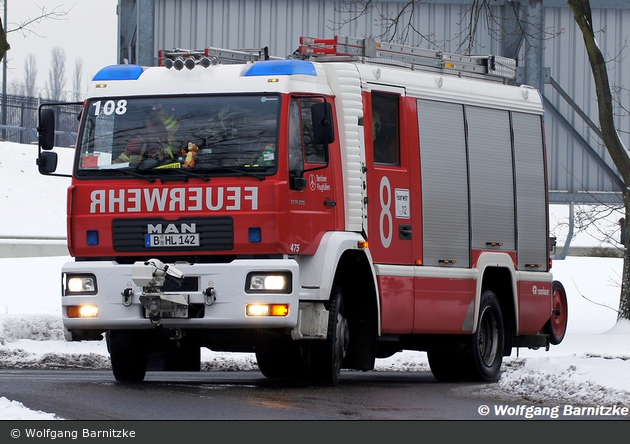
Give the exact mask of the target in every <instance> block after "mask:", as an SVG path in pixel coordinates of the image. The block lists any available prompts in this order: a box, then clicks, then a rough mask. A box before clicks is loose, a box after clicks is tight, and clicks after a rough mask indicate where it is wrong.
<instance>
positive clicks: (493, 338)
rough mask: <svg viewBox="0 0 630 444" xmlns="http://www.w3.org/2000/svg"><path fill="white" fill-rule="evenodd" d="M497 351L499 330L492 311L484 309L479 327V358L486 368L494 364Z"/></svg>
mask: <svg viewBox="0 0 630 444" xmlns="http://www.w3.org/2000/svg"><path fill="white" fill-rule="evenodd" d="M498 350H499V328H498V322H497V318H496V315H495V313H494V311H493V310H491V309H489V308H488V309H486V310H485V311H484V312H483V315H482V318H481V324H480V325H479V356H480V357H481V360H482V361H483V363H484V365H486V366H487V367H490V366H492V364H494V362H495V360H496V358H497V353H498Z"/></svg>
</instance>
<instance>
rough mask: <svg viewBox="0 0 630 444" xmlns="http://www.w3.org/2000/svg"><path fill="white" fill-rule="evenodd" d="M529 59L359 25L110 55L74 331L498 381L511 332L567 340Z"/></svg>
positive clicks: (130, 371) (44, 169)
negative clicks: (525, 79)
mask: <svg viewBox="0 0 630 444" xmlns="http://www.w3.org/2000/svg"><path fill="white" fill-rule="evenodd" d="M515 73H516V62H515V61H514V60H512V59H507V58H503V57H499V56H494V55H480V56H464V55H456V54H448V53H443V52H440V51H431V50H427V49H421V48H416V47H411V46H404V45H395V44H390V43H385V42H378V41H376V40H374V39H371V38H366V39H356V38H350V37H344V36H335V37H334V38H330V39H316V38H308V37H302V38H301V39H300V46H299V50H297V51H296V52H295V53H294V54H293V55H291V56H289V57H286V58H277V57H270V56H269V54H268V51H267V50H266V48H264V49H262V50H256V51H255V50H227V49H220V48H205V49H203V50H181V49H175V50H170V51H160V52H159V63H158V66H151V67H146V66H137V65H129V64H126V65H113V66H107V67H105V68H103V69H102V70H101V71H100V72H98V73H97V74H96V75H95V76H94V78H93V80H92V81H91V86H90V90H89V97H88V98H87V99H86V100H85V101H84V102H82V111H81V114H80V117H79V121H80V123H79V132H78V136H77V144H76V158H75V162H74V166H73V172H72V182H71V186H70V187H69V189H68V194H67V235H68V248H69V251H70V254H71V256H72V257H73V261H71V262H68V263H66V264H65V265H64V266H63V267H62V270H61V275H62V295H61V303H62V315H63V325H64V331H65V335H66V338H67V340H69V341H89V340H103V336H104V337H105V339H106V341H107V346H108V350H109V353H110V356H111V365H112V370H113V374H114V376H115V378H116V380H117V381H122V382H140V381H143V380H144V378H145V377H146V372H147V371H151V370H167V371H195V370H200V361H201V349H202V348H207V349H210V350H214V351H226V352H248V353H255V356H256V360H257V363H258V366H259V368H260V371H261V372H262V374H263V375H264V376H265V377H267V378H278V379H297V380H304V381H308V383H311V384H319V385H330V386H335V385H337V384H338V383H339V379H340V376H341V375H343V373H342V372H341V370H342V369H354V370H359V371H369V370H373V369H374V367H375V362H376V359H381V358H387V357H390V356H392V355H394V354H395V353H397V352H400V351H403V350H415V351H420V352H426V353H427V358H428V362H429V364H430V368H431V371H432V373H433V375H434V376H435V377H436V378H437V379H438V380H440V381H455V380H463V381H485V382H493V381H496V380H498V378H499V377H500V367H501V363H502V360H503V357H504V356H509V355H510V354H511V353H512V350H513V349H514V348H518V347H527V348H533V349H538V348H545V349H546V350H548V349H549V347H550V345H556V344H559V343H560V342H561V341H562V340H563V337H564V335H565V332H566V326H567V297H566V293H565V290H564V288H563V286H562V284H561V283H560V282H558V281H555V280H554V279H553V276H552V273H551V265H552V262H551V259H550V257H551V250H552V248H553V246H552V245H551V243H550V240H549V232H548V190H547V169H546V168H547V167H546V151H545V150H546V147H545V129H544V107H543V103H542V99H541V95H540V94H539V92H538V91H537V90H535V89H533V88H531V87H527V86H516V85H515ZM39 113H40V124H39V128H38V130H39V149H38V153H39V154H38V159H37V165H38V168H39V171H40V172H41V173H42V174H47V175H55V174H58V173H55V171H56V164H57V156H56V153H55V152H54V151H53V150H52V148H53V146H54V133H55V129H54V127H55V125H54V122H55V113H54V106H52V105H42V107H40V110H39Z"/></svg>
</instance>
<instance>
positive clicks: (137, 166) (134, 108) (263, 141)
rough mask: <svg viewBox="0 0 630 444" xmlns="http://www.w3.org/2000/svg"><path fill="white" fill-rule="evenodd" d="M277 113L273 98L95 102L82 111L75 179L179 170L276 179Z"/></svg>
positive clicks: (258, 96) (278, 102)
mask: <svg viewBox="0 0 630 444" xmlns="http://www.w3.org/2000/svg"><path fill="white" fill-rule="evenodd" d="M279 110H280V97H279V96H276V95H234V96H225V95H221V96H185V97H181V96H179V97H172V96H168V97H151V98H147V97H142V98H138V97H118V98H109V97H108V98H100V99H92V100H90V101H89V102H88V103H87V105H86V108H85V110H84V113H85V114H86V116H84V119H83V120H84V124H83V126H82V129H81V131H82V135H81V138H80V140H81V145H80V147H79V149H80V153H79V156H78V164H77V175H78V176H103V175H111V174H117V171H118V170H120V171H119V173H120V174H122V173H123V170H130V169H132V170H134V171H135V172H141V173H143V174H144V173H147V172H150V173H151V174H160V173H161V172H164V173H166V171H160V170H165V169H168V170H171V171H168V172H169V173H172V172H173V171H172V169H177V168H182V169H184V168H186V169H188V171H189V172H191V173H192V172H193V171H194V172H195V173H198V174H204V175H213V174H215V173H216V174H221V175H227V174H230V175H233V174H239V173H240V174H250V173H251V174H255V175H257V176H258V175H265V174H273V173H274V172H275V170H276V160H277V153H276V150H277V138H278V121H279ZM127 176H128V177H133V176H132V175H127Z"/></svg>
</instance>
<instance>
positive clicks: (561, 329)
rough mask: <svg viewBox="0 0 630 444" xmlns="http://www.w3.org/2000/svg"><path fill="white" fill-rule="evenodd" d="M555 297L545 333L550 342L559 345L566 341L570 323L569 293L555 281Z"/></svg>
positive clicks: (544, 329)
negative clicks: (565, 337)
mask: <svg viewBox="0 0 630 444" xmlns="http://www.w3.org/2000/svg"><path fill="white" fill-rule="evenodd" d="M552 288H553V290H552V291H553V295H552V302H551V304H552V306H551V317H550V318H549V320H548V321H547V323H546V324H545V327H544V328H543V331H544V333H545V334H547V335H549V342H550V343H551V344H553V345H558V344H560V343H561V342H562V340H563V339H564V336H565V334H566V332H567V325H568V322H569V306H568V303H567V293H566V291H565V290H564V286H563V285H562V284H561V283H560V282H559V281H553V287H552Z"/></svg>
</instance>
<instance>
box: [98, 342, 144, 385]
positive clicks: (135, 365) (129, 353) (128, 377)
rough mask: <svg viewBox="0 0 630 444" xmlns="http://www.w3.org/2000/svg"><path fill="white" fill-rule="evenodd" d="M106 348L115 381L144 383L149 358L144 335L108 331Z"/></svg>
mask: <svg viewBox="0 0 630 444" xmlns="http://www.w3.org/2000/svg"><path fill="white" fill-rule="evenodd" d="M107 346H108V349H109V354H110V358H111V363H112V371H113V373H114V377H115V378H116V381H119V382H142V381H144V377H145V375H146V372H147V362H148V356H149V347H148V344H147V341H146V335H144V334H142V332H138V331H124V330H110V331H108V332H107Z"/></svg>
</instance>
